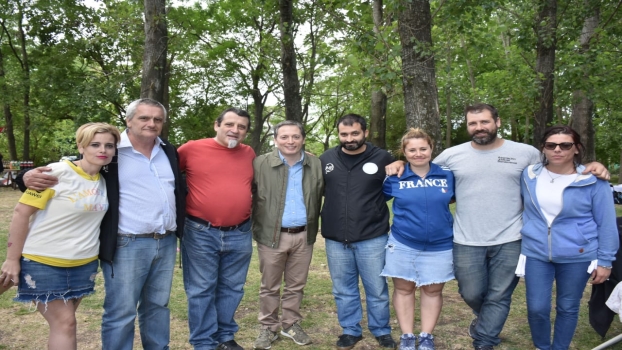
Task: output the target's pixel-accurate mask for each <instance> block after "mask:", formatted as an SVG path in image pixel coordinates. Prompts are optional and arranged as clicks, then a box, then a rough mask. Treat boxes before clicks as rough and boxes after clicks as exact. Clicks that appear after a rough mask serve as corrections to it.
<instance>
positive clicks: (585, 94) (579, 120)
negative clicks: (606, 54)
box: [570, 0, 600, 162]
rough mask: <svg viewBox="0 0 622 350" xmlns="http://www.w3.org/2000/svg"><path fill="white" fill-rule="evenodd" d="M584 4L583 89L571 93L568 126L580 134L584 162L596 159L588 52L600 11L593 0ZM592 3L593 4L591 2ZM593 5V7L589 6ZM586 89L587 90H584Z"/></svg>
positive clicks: (589, 56)
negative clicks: (570, 112)
mask: <svg viewBox="0 0 622 350" xmlns="http://www.w3.org/2000/svg"><path fill="white" fill-rule="evenodd" d="M584 3H585V6H586V7H588V12H587V17H586V18H585V21H584V22H583V30H581V37H580V38H579V41H580V43H581V54H583V55H586V56H587V59H586V60H585V61H584V62H585V63H584V64H583V79H582V80H583V81H582V83H581V85H582V86H583V87H584V89H578V90H575V91H574V92H573V93H572V102H573V106H572V116H571V118H570V126H571V127H572V128H573V129H574V130H575V131H576V132H578V133H579V135H581V142H582V143H583V146H584V147H585V153H584V155H585V158H584V159H583V160H584V161H585V162H591V161H594V160H595V159H596V142H595V140H594V137H595V132H594V124H593V122H592V115H593V114H594V102H592V100H591V99H590V98H589V95H590V92H591V91H590V90H591V89H590V88H589V86H590V73H589V71H590V66H591V63H592V62H593V56H592V55H591V54H590V40H591V39H592V37H593V36H594V32H595V30H596V27H598V22H599V20H600V11H599V7H598V4H597V3H596V2H593V1H588V0H586V1H585V2H584ZM592 3H594V4H592ZM590 6H593V7H590ZM586 90H587V91H586Z"/></svg>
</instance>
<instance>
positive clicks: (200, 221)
mask: <svg viewBox="0 0 622 350" xmlns="http://www.w3.org/2000/svg"><path fill="white" fill-rule="evenodd" d="M186 218H188V219H190V220H192V221H194V222H196V223H199V224H201V225H205V226H207V228H213V229H215V230H220V231H225V232H226V231H233V230H235V229H237V228H238V227H240V226H242V225H244V224H246V223H247V222H248V221H249V220H250V219H251V218H248V219H246V220H244V221H242V222H240V223H239V224H237V225H233V226H214V225H212V223H211V222H209V221H206V220H203V219H201V218H197V217H196V216H192V215H188V214H186Z"/></svg>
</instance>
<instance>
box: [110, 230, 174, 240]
mask: <svg viewBox="0 0 622 350" xmlns="http://www.w3.org/2000/svg"><path fill="white" fill-rule="evenodd" d="M174 232H175V231H166V232H164V233H158V232H151V233H136V234H133V233H118V234H117V236H119V237H136V238H153V239H162V238H164V237H166V236H168V235H170V234H171V233H174Z"/></svg>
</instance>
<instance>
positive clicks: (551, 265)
mask: <svg viewBox="0 0 622 350" xmlns="http://www.w3.org/2000/svg"><path fill="white" fill-rule="evenodd" d="M582 153H583V145H582V144H581V138H580V137H579V134H577V132H576V131H574V130H573V129H571V128H570V127H568V126H564V125H559V126H553V127H550V128H547V129H546V130H545V132H544V137H543V139H542V163H538V164H535V165H530V166H528V167H527V168H526V169H525V170H524V171H523V175H522V181H521V194H522V197H523V205H524V211H523V228H522V230H521V234H522V238H523V239H522V242H521V254H522V255H523V256H524V257H526V258H525V260H524V261H525V265H524V272H525V286H526V288H527V292H526V297H527V319H528V321H529V327H530V329H531V338H532V340H533V343H534V345H535V347H536V348H538V349H541V350H549V349H555V350H559V349H568V347H569V346H570V342H571V341H572V337H573V335H574V332H575V329H576V327H577V320H578V318H579V306H580V302H581V298H582V297H583V290H584V289H585V284H586V283H587V281H588V279H589V278H590V277H591V278H592V283H594V284H597V283H602V282H603V281H605V280H606V279H607V278H608V277H609V273H610V272H611V262H612V260H615V253H616V251H617V250H618V245H619V242H618V231H617V227H616V218H615V209H614V205H613V200H612V199H611V190H610V189H609V183H608V182H607V181H604V180H600V179H597V178H596V177H594V176H593V175H591V174H588V175H582V174H581V173H582V172H583V170H584V169H585V167H583V166H582V165H581V156H582ZM521 259H522V258H521ZM553 281H555V285H556V307H555V310H556V314H557V315H556V318H555V329H554V332H553V333H554V334H553V341H552V343H551V299H552V293H553Z"/></svg>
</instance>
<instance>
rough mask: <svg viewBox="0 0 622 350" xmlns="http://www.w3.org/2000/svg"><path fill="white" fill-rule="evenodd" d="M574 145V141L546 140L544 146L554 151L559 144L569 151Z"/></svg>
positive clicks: (561, 147)
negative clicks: (557, 141)
mask: <svg viewBox="0 0 622 350" xmlns="http://www.w3.org/2000/svg"><path fill="white" fill-rule="evenodd" d="M573 145H574V142H562V143H555V142H545V143H544V148H546V149H548V150H551V151H553V150H555V149H556V148H557V146H559V148H560V149H562V150H564V151H567V150H569V149H571V148H572V146H573Z"/></svg>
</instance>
